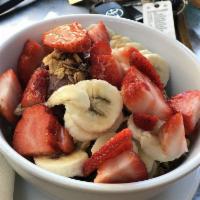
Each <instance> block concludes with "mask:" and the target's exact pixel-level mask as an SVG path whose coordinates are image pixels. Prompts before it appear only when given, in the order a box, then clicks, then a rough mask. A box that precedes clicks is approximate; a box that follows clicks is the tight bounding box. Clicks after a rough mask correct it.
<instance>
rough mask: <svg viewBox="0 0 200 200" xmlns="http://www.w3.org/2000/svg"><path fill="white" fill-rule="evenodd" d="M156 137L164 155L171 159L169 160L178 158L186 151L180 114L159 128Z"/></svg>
mask: <svg viewBox="0 0 200 200" xmlns="http://www.w3.org/2000/svg"><path fill="white" fill-rule="evenodd" d="M158 136H159V140H160V144H161V147H162V149H163V151H164V153H165V154H166V155H167V156H169V157H171V158H172V159H171V160H174V159H176V158H179V157H180V156H181V155H182V154H183V153H185V152H187V151H188V148H187V142H186V138H185V129H184V124H183V117H182V114H181V113H177V114H175V115H173V116H172V117H170V119H169V120H168V121H167V122H166V123H165V124H164V125H163V126H162V127H161V129H160V131H159V134H158Z"/></svg>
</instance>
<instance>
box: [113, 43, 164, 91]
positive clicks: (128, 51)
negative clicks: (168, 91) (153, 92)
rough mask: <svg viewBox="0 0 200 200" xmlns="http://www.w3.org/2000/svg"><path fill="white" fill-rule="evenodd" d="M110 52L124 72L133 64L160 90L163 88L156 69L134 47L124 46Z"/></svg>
mask: <svg viewBox="0 0 200 200" xmlns="http://www.w3.org/2000/svg"><path fill="white" fill-rule="evenodd" d="M112 53H113V55H114V57H115V58H116V59H117V60H118V61H119V63H121V67H122V70H123V71H124V72H125V73H126V72H127V70H128V69H129V67H130V66H132V65H133V66H135V67H136V68H137V69H138V70H139V71H140V72H142V73H143V74H144V75H146V76H147V77H148V78H149V79H150V80H151V81H152V82H153V83H154V84H155V85H157V87H158V88H160V89H161V91H163V90H164V85H163V83H162V82H161V79H160V76H159V74H158V73H157V71H156V69H155V68H154V67H153V65H152V64H151V63H150V62H149V60H148V59H147V58H145V57H144V56H143V55H142V54H141V53H140V52H139V51H138V50H137V49H135V48H134V47H125V48H121V49H119V50H113V52H112Z"/></svg>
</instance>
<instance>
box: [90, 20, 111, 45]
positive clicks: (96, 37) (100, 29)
mask: <svg viewBox="0 0 200 200" xmlns="http://www.w3.org/2000/svg"><path fill="white" fill-rule="evenodd" d="M88 34H89V36H90V38H91V40H92V42H93V43H96V42H109V41H110V36H109V33H108V31H107V29H106V26H105V24H104V23H103V22H102V21H100V22H99V23H98V24H95V25H94V26H93V27H92V28H91V29H90V30H89V31H88Z"/></svg>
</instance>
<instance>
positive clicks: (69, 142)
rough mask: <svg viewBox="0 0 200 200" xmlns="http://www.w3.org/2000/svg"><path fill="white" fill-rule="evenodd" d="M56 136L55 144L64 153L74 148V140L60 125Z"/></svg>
mask: <svg viewBox="0 0 200 200" xmlns="http://www.w3.org/2000/svg"><path fill="white" fill-rule="evenodd" d="M56 136H57V145H58V146H59V148H60V150H61V151H62V152H64V153H71V152H72V151H73V150H74V148H75V145H74V141H73V138H72V137H71V135H70V134H69V133H68V131H67V130H66V129H65V128H64V127H61V126H60V129H59V131H58V133H57V134H56Z"/></svg>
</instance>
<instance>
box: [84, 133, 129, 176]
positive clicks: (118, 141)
mask: <svg viewBox="0 0 200 200" xmlns="http://www.w3.org/2000/svg"><path fill="white" fill-rule="evenodd" d="M131 137H132V133H131V131H130V130H129V129H124V130H122V131H121V132H119V133H118V134H116V135H115V136H113V137H112V138H111V139H110V140H108V141H107V142H106V143H105V144H104V145H103V146H102V147H101V148H100V149H99V150H98V151H96V152H95V153H94V154H92V156H91V157H90V158H89V159H88V160H87V161H86V162H85V164H84V167H83V172H84V175H85V176H88V175H90V174H91V173H92V172H93V171H95V170H96V169H97V168H99V166H100V165H101V164H102V163H103V162H105V161H106V160H108V159H110V158H114V157H116V156H117V155H119V154H120V153H122V152H123V151H127V150H130V151H131V150H132V149H133V147H132V141H131Z"/></svg>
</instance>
